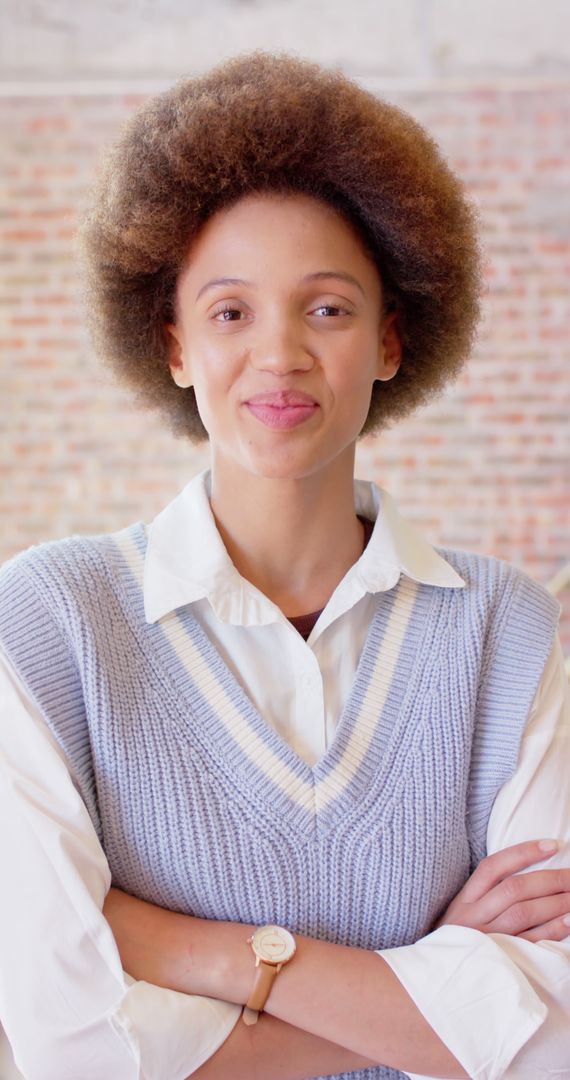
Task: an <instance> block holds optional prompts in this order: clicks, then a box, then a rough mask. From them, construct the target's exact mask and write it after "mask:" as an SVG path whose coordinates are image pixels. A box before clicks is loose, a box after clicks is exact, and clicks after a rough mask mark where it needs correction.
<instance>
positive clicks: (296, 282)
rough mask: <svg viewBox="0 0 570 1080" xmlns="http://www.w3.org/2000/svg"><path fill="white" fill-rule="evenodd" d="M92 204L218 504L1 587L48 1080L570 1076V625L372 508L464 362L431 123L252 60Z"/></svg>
mask: <svg viewBox="0 0 570 1080" xmlns="http://www.w3.org/2000/svg"><path fill="white" fill-rule="evenodd" d="M93 199H94V201H93V206H92V210H91V212H90V214H89V216H88V218H87V219H86V222H85V225H84V230H83V239H84V245H85V252H86V260H87V271H88V277H89V284H90V303H91V311H92V325H93V330H94V333H95V337H96V340H97V342H98V344H99V347H100V349H101V353H102V355H103V356H104V357H105V358H106V359H107V360H108V361H111V362H112V363H113V364H114V365H115V366H116V368H117V370H118V371H119V372H120V373H121V375H122V377H124V378H125V379H126V380H127V381H128V383H129V384H130V385H131V386H133V387H135V388H136V389H137V392H138V395H139V398H140V400H141V402H142V403H144V404H146V405H150V406H152V407H154V408H158V409H160V410H161V411H162V413H163V414H164V415H166V416H167V417H168V419H169V422H170V423H171V424H173V426H174V428H175V430H176V431H177V432H178V433H179V434H181V435H183V436H186V437H189V438H191V439H204V438H207V439H208V442H209V449H210V468H209V469H207V470H205V471H204V472H203V473H201V474H200V475H198V476H197V477H194V478H193V479H191V480H190V482H189V483H188V484H187V486H186V487H185V488H184V490H183V491H182V492H181V493H180V495H179V496H177V498H175V499H174V500H173V501H172V502H171V503H170V504H169V505H168V506H167V507H166V508H165V509H164V510H163V511H162V512H161V513H160V514H159V515H158V516H157V517H156V518H155V519H154V521H152V522H151V523H150V524H149V525H145V524H143V523H141V522H138V523H135V524H133V525H131V526H129V527H127V528H125V529H123V530H122V531H120V532H118V533H113V534H103V535H100V536H95V537H70V538H69V539H67V540H63V541H57V542H55V543H51V544H42V545H39V546H38V547H36V548H32V549H30V551H28V552H24V553H23V554H22V555H21V556H18V557H17V558H16V559H14V560H12V561H11V562H10V563H8V564H7V565H6V566H5V567H4V568H3V570H2V573H1V574H0V601H1V603H0V646H1V648H2V654H1V656H0V664H1V666H0V751H1V757H0V763H1V765H2V770H1V771H0V799H1V800H2V814H3V817H4V819H5V820H8V819H10V822H11V829H10V832H9V834H8V833H7V832H6V831H5V832H4V834H3V836H2V844H3V847H2V850H1V852H0V856H1V857H2V861H3V864H4V865H7V866H9V867H10V871H11V872H10V875H9V880H8V881H7V882H6V883H5V885H4V887H3V889H2V892H1V895H0V916H1V917H0V935H1V937H0V947H1V954H2V966H1V968H0V1010H1V1012H0V1015H1V1019H2V1022H3V1023H4V1024H5V1027H6V1030H7V1031H8V1034H9V1037H10V1039H11V1041H12V1043H13V1046H14V1049H15V1054H16V1059H17V1061H18V1064H19V1065H20V1067H21V1068H22V1070H23V1072H24V1075H25V1076H26V1078H27V1080H36V1078H37V1080H40V1078H42V1080H44V1078H45V1080H47V1078H49V1080H56V1078H57V1080H63V1078H65V1077H73V1078H74V1080H75V1078H76V1077H81V1080H102V1078H103V1077H105V1078H107V1077H113V1078H115V1077H117V1078H119V1077H120V1080H131V1078H132V1080H141V1077H143V1076H144V1077H145V1078H146V1080H184V1078H185V1077H188V1076H189V1075H192V1076H194V1077H196V1080H222V1078H223V1080H254V1078H256V1077H260V1078H263V1080H304V1078H309V1077H324V1076H329V1077H331V1076H335V1077H337V1078H338V1080H343V1078H344V1080H348V1078H349V1076H353V1077H359V1078H360V1080H402V1078H403V1077H404V1076H405V1075H415V1076H416V1077H420V1076H422V1077H424V1080H425V1077H426V1076H431V1077H448V1078H450V1077H458V1078H459V1077H467V1076H477V1077H478V1078H480V1080H497V1078H499V1077H502V1076H507V1075H508V1076H513V1077H515V1076H521V1077H522V1076H523V1075H525V1076H526V1075H531V1074H532V1075H536V1076H541V1075H548V1074H554V1073H556V1074H557V1075H565V1069H566V1067H567V1062H568V1058H569V1053H570V1049H569V1039H568V1031H569V1030H570V1024H569V1020H570V978H569V974H568V972H569V970H570V964H569V963H568V960H569V958H570V956H569V948H570V946H569V943H568V941H567V940H566V941H565V940H564V939H566V938H567V936H568V922H567V921H565V920H567V916H568V912H569V911H570V871H569V870H567V869H564V868H563V867H564V862H567V861H568V852H566V853H565V854H563V853H562V852H561V847H562V843H563V842H567V841H568V840H569V838H570V769H569V768H568V766H567V761H568V745H569V725H568V716H569V697H568V688H567V684H566V679H565V673H564V666H563V660H562V653H561V649H560V643H559V641H558V638H557V633H556V630H557V620H558V616H559V612H560V606H559V605H558V604H557V603H556V602H555V601H554V600H553V598H552V597H551V596H550V595H549V593H547V592H546V590H545V589H543V588H542V587H541V586H539V585H538V584H536V583H535V582H533V581H532V579H531V578H529V577H528V576H527V575H526V574H524V573H522V572H521V571H519V570H518V569H516V568H515V567H514V566H510V565H509V564H507V563H505V562H501V561H500V560H498V559H495V558H493V557H492V556H481V555H475V554H473V553H470V552H464V551H456V550H451V549H443V548H441V547H434V546H432V545H431V544H429V543H428V542H427V540H425V539H424V538H423V537H421V536H420V534H419V533H418V532H417V531H416V530H415V529H414V528H413V527H412V526H411V524H410V523H409V522H407V521H406V520H405V519H404V518H403V517H402V516H401V515H400V514H399V512H398V510H397V507H396V504H395V501H394V499H393V498H392V497H391V495H390V494H389V493H388V492H387V491H386V490H384V489H382V488H379V487H377V486H376V485H375V484H372V483H364V482H362V481H359V480H357V479H356V478H355V475H354V468H355V448H356V444H357V440H358V439H359V438H360V437H361V435H362V434H363V433H365V432H369V431H375V430H380V429H381V428H382V427H384V426H386V425H387V424H388V423H389V422H392V421H393V420H394V419H395V418H397V417H399V416H403V415H405V414H407V413H409V412H411V411H412V410H413V409H414V408H416V407H417V406H418V405H420V404H422V403H423V402H425V401H426V400H427V399H428V398H429V397H430V395H432V394H434V393H435V392H436V391H438V390H440V389H441V388H442V387H443V386H444V385H445V383H446V382H447V381H449V379H451V378H453V377H454V376H455V375H456V374H457V372H458V371H459V370H460V367H461V364H462V363H463V362H464V360H465V359H466V357H467V355H468V351H469V345H470V343H471V340H472V337H473V333H474V327H475V322H476V316H477V311H478V295H479V288H480V275H479V255H478V246H477V240H476V234H475V229H474V218H473V213H472V211H471V209H470V207H469V204H468V202H467V200H466V198H465V196H464V194H463V192H462V190H461V187H460V184H459V182H458V181H457V180H456V178H455V177H454V176H453V175H452V173H451V172H450V171H449V169H448V167H447V165H446V164H445V162H444V161H443V160H442V158H441V156H440V155H439V153H438V151H437V148H436V147H435V145H434V144H433V142H432V141H431V140H430V139H429V137H428V136H427V135H426V133H425V132H423V131H422V130H421V129H420V128H419V127H418V126H417V125H416V124H415V123H414V122H413V121H412V120H411V119H410V118H409V117H406V116H405V115H404V114H402V113H400V112H399V111H398V110H396V109H394V108H393V107H391V106H388V105H386V104H385V103H383V102H380V101H378V100H377V99H375V98H374V97H372V96H371V95H369V94H367V93H365V92H364V91H363V90H361V89H360V88H359V87H357V86H356V85H355V84H354V83H351V82H350V81H349V80H347V79H345V78H343V77H342V76H341V75H340V74H338V73H334V72H327V71H323V70H321V69H319V68H317V67H316V66H315V65H312V64H308V63H305V62H303V61H299V60H294V59H290V58H287V57H272V56H266V55H263V54H261V55H259V54H255V55H253V56H251V57H242V58H239V59H238V60H234V61H231V62H230V63H228V64H226V65H223V66H222V67H221V68H219V69H216V70H215V71H213V72H211V73H210V74H208V75H207V76H205V77H204V78H202V79H196V80H187V81H185V82H183V83H181V84H180V85H179V86H177V87H175V88H174V89H173V90H172V91H169V92H167V93H166V94H164V95H161V96H159V97H158V98H156V99H152V100H151V101H150V102H148V103H147V104H146V105H145V106H144V107H143V108H142V110H141V111H140V112H139V113H138V114H137V116H136V117H135V119H134V120H133V121H132V123H131V124H130V125H129V126H128V127H127V129H126V131H125V133H124V136H123V138H122V140H121V142H120V143H119V145H118V146H117V147H116V148H115V150H114V151H113V154H112V155H111V158H110V160H109V163H108V165H107V168H106V170H104V171H103V174H102V178H101V180H100V182H99V186H98V188H97V190H96V192H95V194H94V197H93ZM540 836H545V837H548V839H545V840H542V841H539V839H537V838H538V837H540ZM557 856H558V858H559V859H561V860H562V861H561V862H559V863H558V864H557V865H556V864H555V862H553V865H552V866H551V867H548V868H543V869H540V870H534V871H532V872H529V873H525V874H520V873H519V871H521V870H528V869H529V867H530V866H531V865H532V864H534V863H537V862H540V861H542V860H544V859H546V858H547V857H550V858H552V859H553V860H555V859H556V857H557ZM545 941H546V942H547V948H544V947H541V943H542V944H543V943H544V942H545ZM482 987H483V988H484V989H483V990H482ZM242 1019H243V1022H242Z"/></svg>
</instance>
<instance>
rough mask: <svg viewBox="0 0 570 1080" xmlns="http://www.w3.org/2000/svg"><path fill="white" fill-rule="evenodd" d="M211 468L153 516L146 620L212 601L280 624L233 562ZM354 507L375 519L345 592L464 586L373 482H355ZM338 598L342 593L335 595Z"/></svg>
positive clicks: (247, 617) (222, 610) (220, 610)
mask: <svg viewBox="0 0 570 1080" xmlns="http://www.w3.org/2000/svg"><path fill="white" fill-rule="evenodd" d="M210 477H211V474H210V470H209V469H204V470H203V471H202V472H201V473H198V475H197V476H195V477H194V478H193V479H192V480H191V481H190V483H188V484H187V485H186V487H185V488H183V490H182V491H181V492H180V494H179V495H177V496H176V498H175V499H173V500H172V502H171V503H169V504H168V506H166V507H165V509H164V510H162V511H161V512H160V513H159V514H158V515H157V517H155V518H154V520H153V521H152V523H151V524H150V526H149V530H148V547H147V552H146V557H145V568H144V608H145V616H146V620H147V622H149V623H153V622H156V621H157V620H158V619H160V618H162V617H163V616H164V615H166V614H168V613H169V612H171V611H174V610H176V608H179V607H183V606H184V605H185V604H190V603H193V602H194V601H196V600H201V599H204V598H206V599H208V600H209V601H210V603H211V605H212V607H213V608H214V611H215V612H216V614H217V615H218V616H219V618H221V619H222V620H223V621H224V622H234V623H239V624H242V625H254V624H257V625H263V624H266V623H269V622H274V621H275V619H276V617H277V614H276V610H275V605H274V604H272V603H271V601H269V600H268V599H267V597H266V596H264V594H263V593H262V592H260V591H259V589H257V588H256V587H255V586H254V585H252V584H251V583H250V582H249V581H246V579H245V578H243V577H242V576H241V574H240V573H239V572H238V570H237V569H236V567H235V566H234V564H233V563H232V561H231V559H230V557H229V555H228V553H227V551H226V548H225V547H224V544H223V541H222V538H221V536H220V534H219V532H218V530H217V528H216V523H215V520H214V516H213V514H212V510H211V508H210ZM354 496H355V508H356V512H357V513H358V514H361V515H362V516H363V517H366V518H369V519H370V520H374V521H375V525H374V529H373V532H372V536H371V537H370V541H369V543H368V545H367V547H366V548H365V550H364V552H363V553H362V555H361V557H360V559H359V560H358V562H357V563H355V565H354V566H353V567H351V569H350V571H349V572H348V574H347V575H346V576H345V577H344V578H343V581H342V582H341V584H340V586H339V589H340V590H342V591H343V592H347V591H350V592H351V593H352V594H353V597H354V599H357V595H356V593H357V592H358V593H359V594H360V595H363V593H364V592H381V591H384V590H387V589H391V588H393V587H394V585H395V584H396V583H397V581H398V580H399V577H400V574H401V573H404V574H406V575H407V576H408V577H410V578H412V579H413V580H414V581H417V582H422V583H424V584H427V585H439V586H441V587H444V588H455V589H456V588H462V587H464V586H465V582H464V580H463V578H461V577H460V576H459V574H458V573H457V572H456V571H455V570H454V569H453V567H452V566H450V564H449V563H448V562H446V560H445V559H443V558H442V556H441V555H439V554H438V553H437V552H436V551H435V550H434V548H433V547H432V546H431V544H429V543H428V542H427V540H425V539H424V538H423V537H422V536H421V535H420V533H419V532H417V531H416V529H415V528H414V527H413V526H412V525H411V523H410V522H409V521H407V520H406V519H405V518H404V517H402V515H401V514H400V512H399V511H398V508H397V506H396V503H395V501H394V499H393V498H392V496H391V495H390V494H389V493H388V492H387V491H386V490H385V489H384V488H381V487H378V486H377V485H376V484H373V483H371V482H370V481H365V480H355V482H354ZM335 595H336V594H335Z"/></svg>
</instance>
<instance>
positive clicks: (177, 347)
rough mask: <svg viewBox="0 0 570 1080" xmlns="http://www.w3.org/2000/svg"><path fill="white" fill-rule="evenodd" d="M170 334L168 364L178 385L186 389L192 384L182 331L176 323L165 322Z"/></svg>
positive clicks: (165, 327)
mask: <svg viewBox="0 0 570 1080" xmlns="http://www.w3.org/2000/svg"><path fill="white" fill-rule="evenodd" d="M164 329H165V330H166V332H167V334H168V366H169V368H170V374H171V375H172V378H173V379H174V382H175V383H176V385H177V386H180V387H182V388H184V389H186V388H187V387H189V386H192V378H191V375H190V367H189V364H188V359H187V356H186V353H185V352H184V348H183V340H182V332H181V330H180V327H179V326H177V325H176V323H165V324H164Z"/></svg>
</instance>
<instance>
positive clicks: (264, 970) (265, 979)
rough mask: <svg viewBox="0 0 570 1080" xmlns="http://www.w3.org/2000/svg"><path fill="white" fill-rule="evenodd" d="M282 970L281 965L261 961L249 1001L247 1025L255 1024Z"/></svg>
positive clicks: (246, 1009) (245, 1014) (246, 1014)
mask: <svg viewBox="0 0 570 1080" xmlns="http://www.w3.org/2000/svg"><path fill="white" fill-rule="evenodd" d="M280 970H281V964H265V963H264V962H263V960H260V962H259V964H258V965H257V967H256V969H255V979H254V982H253V987H252V990H251V994H250V995H249V998H248V1000H247V1003H246V1006H245V1009H244V1012H243V1019H244V1023H246V1024H249V1025H251V1024H255V1022H256V1021H257V1017H258V1015H259V1013H260V1012H261V1011H262V1009H263V1006H264V1005H265V1002H266V1001H267V998H268V997H269V993H270V991H271V987H272V986H273V983H274V981H275V976H276V975H277V974H278V972H279V971H280Z"/></svg>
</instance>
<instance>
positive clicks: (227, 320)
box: [168, 194, 401, 479]
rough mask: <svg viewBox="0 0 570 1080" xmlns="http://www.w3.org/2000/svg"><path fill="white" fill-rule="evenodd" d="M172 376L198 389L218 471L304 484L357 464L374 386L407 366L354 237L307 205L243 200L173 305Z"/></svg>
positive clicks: (295, 200) (196, 257) (374, 276)
mask: <svg viewBox="0 0 570 1080" xmlns="http://www.w3.org/2000/svg"><path fill="white" fill-rule="evenodd" d="M176 311H177V316H176V323H175V324H172V325H169V326H168V331H169V334H170V342H171V348H170V370H171V373H172V376H173V378H174V380H175V382H176V383H177V384H178V385H179V386H181V387H188V386H193V387H194V391H195V394H196V401H197V405H198V409H199V412H200V416H201V419H202V422H203V424H204V427H205V428H206V431H207V432H208V435H209V439H210V447H211V454H212V469H213V470H214V471H215V470H220V469H226V470H231V473H232V474H233V476H234V477H235V478H236V479H237V478H238V477H239V474H240V472H241V471H243V470H245V471H247V472H248V473H250V474H254V475H257V476H264V477H273V478H282V479H300V478H302V477H305V476H308V475H311V474H314V473H315V472H316V471H318V470H319V469H322V468H325V467H329V468H330V467H331V466H334V464H335V463H336V464H338V466H339V468H340V467H344V466H346V464H347V463H351V467H353V463H354V448H355V443H356V439H357V437H358V435H359V433H360V431H361V430H362V427H363V425H364V422H365V420H366V416H367V414H368V408H369V405H370V398H371V393H372V385H373V383H374V381H375V380H376V379H380V380H387V379H390V378H392V377H393V376H394V375H395V373H396V371H397V369H398V366H399V363H400V358H401V346H400V339H399V335H398V331H397V327H396V323H395V316H394V315H393V314H390V315H384V314H383V303H382V287H381V281H380V276H379V273H378V270H377V269H376V266H375V264H374V262H373V261H372V259H371V258H370V257H369V255H368V254H367V252H366V249H365V247H364V245H363V243H362V241H361V239H360V237H359V235H358V233H357V232H356V231H355V230H354V229H353V228H352V227H351V226H350V225H349V224H347V223H346V222H345V220H344V219H343V218H342V217H341V216H340V215H339V214H338V213H337V212H336V211H335V210H334V208H332V207H330V206H329V205H328V204H325V203H321V202H320V201H318V200H316V199H313V198H311V197H310V196H305V195H297V194H295V195H273V194H261V195H250V196H247V197H245V198H243V199H242V200H240V201H239V202H238V203H236V204H234V205H233V206H232V207H231V208H229V209H227V210H222V211H219V212H218V213H217V214H215V215H214V216H213V217H212V218H210V219H209V220H208V222H207V223H206V225H205V226H204V228H203V229H202V231H201V232H200V234H199V235H198V237H197V239H196V240H195V241H194V243H193V245H192V248H191V250H190V252H189V256H188V260H187V265H186V267H185V269H184V270H183V272H182V273H181V275H180V278H179V280H178V284H177V293H176Z"/></svg>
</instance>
